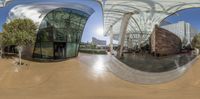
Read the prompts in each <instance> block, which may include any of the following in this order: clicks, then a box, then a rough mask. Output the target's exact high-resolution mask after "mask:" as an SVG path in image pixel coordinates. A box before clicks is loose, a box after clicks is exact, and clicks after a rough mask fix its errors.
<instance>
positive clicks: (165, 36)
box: [150, 26, 181, 55]
mask: <svg viewBox="0 0 200 99" xmlns="http://www.w3.org/2000/svg"><path fill="white" fill-rule="evenodd" d="M150 44H151V53H155V54H159V55H171V54H177V53H180V50H181V39H180V38H179V37H178V36H176V35H175V34H173V33H171V32H170V31H168V30H166V29H163V28H160V27H158V26H155V28H154V31H153V33H152V34H151V37H150Z"/></svg>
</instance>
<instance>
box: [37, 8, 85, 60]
mask: <svg viewBox="0 0 200 99" xmlns="http://www.w3.org/2000/svg"><path fill="white" fill-rule="evenodd" d="M86 20H87V18H86V14H85V13H83V12H81V11H78V10H72V9H63V8H59V9H56V10H54V11H51V12H50V13H48V15H47V16H46V17H45V18H44V20H43V21H42V23H41V25H40V29H39V31H38V38H37V42H40V43H41V48H40V43H38V44H36V48H35V51H34V55H35V56H37V57H39V58H44V59H50V58H52V59H63V58H66V57H65V55H67V57H68V58H69V57H75V56H77V54H78V46H79V42H80V40H81V35H82V32H83V29H84V25H85V23H86Z"/></svg>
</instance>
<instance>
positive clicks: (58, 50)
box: [54, 42, 66, 59]
mask: <svg viewBox="0 0 200 99" xmlns="http://www.w3.org/2000/svg"><path fill="white" fill-rule="evenodd" d="M65 58H66V43H63V42H55V43H54V59H65Z"/></svg>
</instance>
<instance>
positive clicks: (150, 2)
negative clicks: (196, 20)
mask: <svg viewBox="0 0 200 99" xmlns="http://www.w3.org/2000/svg"><path fill="white" fill-rule="evenodd" d="M101 2H102V4H103V10H104V33H105V35H111V37H113V39H114V40H118V41H119V45H120V44H122V43H123V42H125V43H124V44H127V42H126V41H127V39H129V40H130V41H131V42H132V44H133V45H136V44H137V45H140V44H142V43H144V42H145V41H147V40H148V38H149V36H150V34H151V32H152V31H153V29H154V26H155V25H156V24H157V25H159V23H160V22H161V21H162V20H163V19H164V18H165V17H167V16H169V15H171V14H173V13H175V12H177V11H179V10H183V9H187V8H193V7H200V0H105V1H104V2H103V1H101ZM126 14H131V16H130V17H129V18H127V20H128V22H127V23H123V22H122V20H123V18H124V16H125V15H126ZM174 15H176V14H174ZM125 24H127V27H124V29H125V33H123V32H122V30H121V29H123V26H122V25H125ZM123 34H124V35H126V36H125V38H123V37H122V35H123ZM122 39H123V40H125V41H121V40H122ZM128 42H129V41H128ZM124 44H122V45H121V46H123V45H124Z"/></svg>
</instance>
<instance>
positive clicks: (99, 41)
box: [92, 37, 106, 46]
mask: <svg viewBox="0 0 200 99" xmlns="http://www.w3.org/2000/svg"><path fill="white" fill-rule="evenodd" d="M92 43H93V44H96V45H97V46H98V45H99V46H105V45H106V41H104V40H99V39H97V38H95V37H92Z"/></svg>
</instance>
